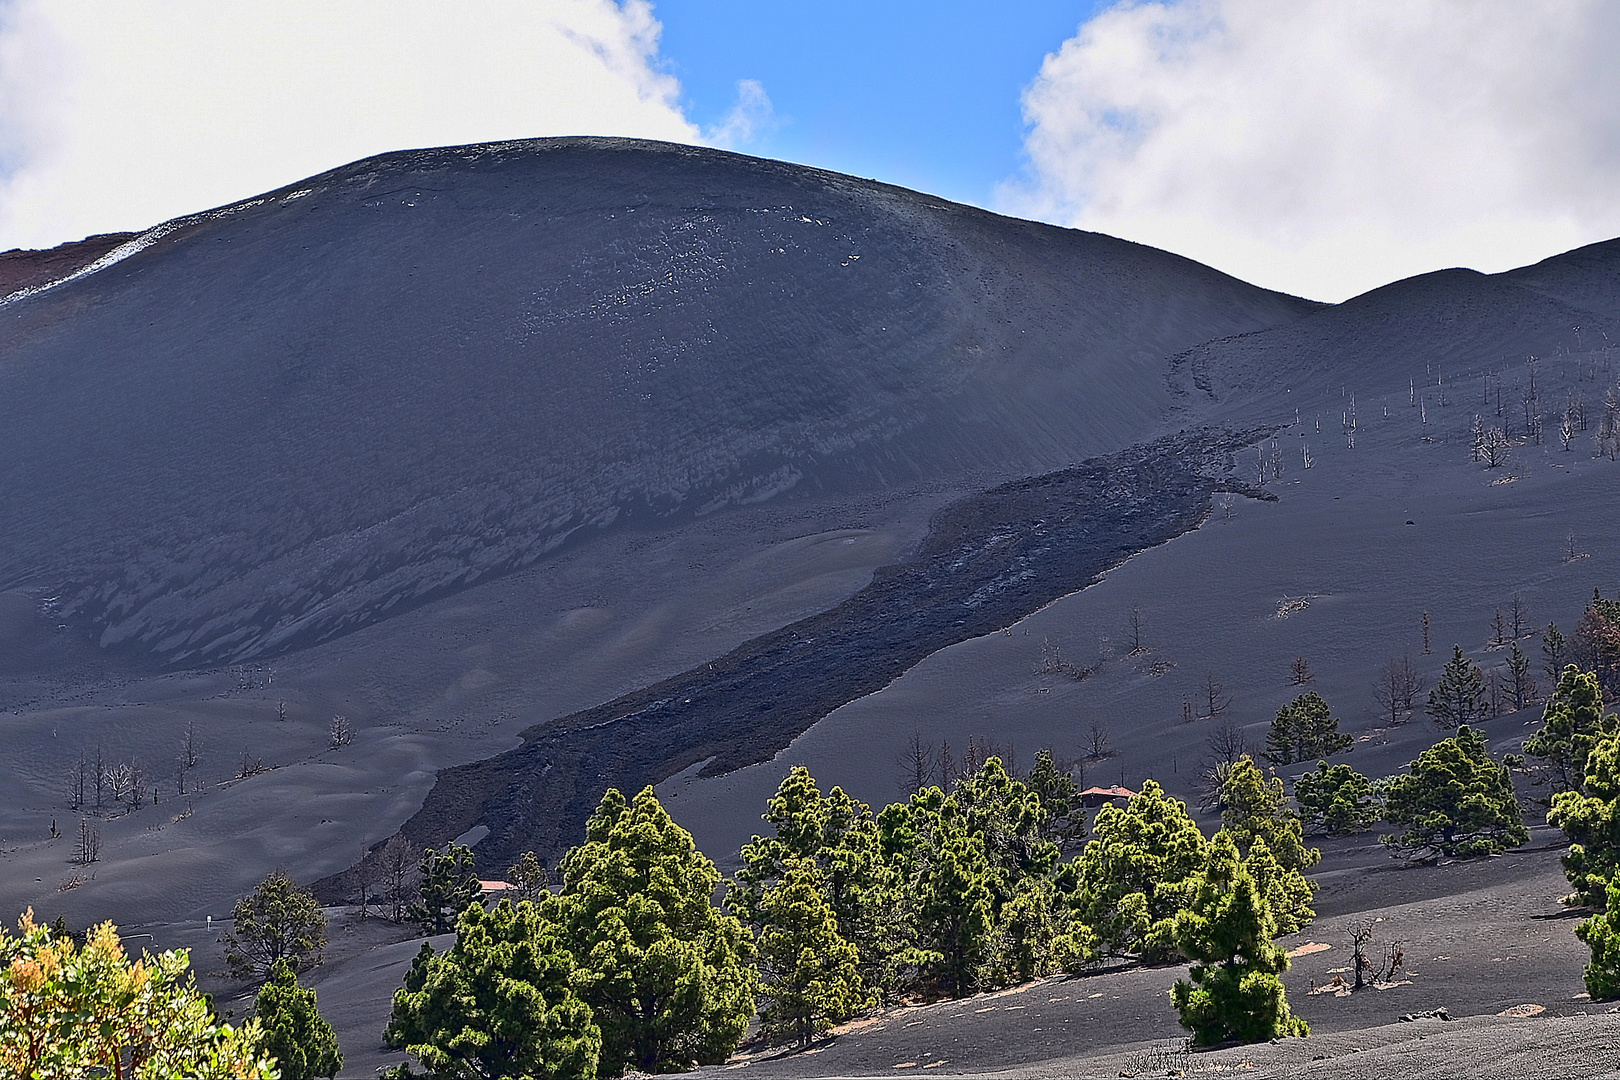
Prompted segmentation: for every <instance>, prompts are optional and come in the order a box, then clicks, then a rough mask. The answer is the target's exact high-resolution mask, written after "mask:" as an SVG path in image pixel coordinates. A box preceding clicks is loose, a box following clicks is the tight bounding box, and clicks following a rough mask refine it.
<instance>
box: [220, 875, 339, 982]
mask: <svg viewBox="0 0 1620 1080" xmlns="http://www.w3.org/2000/svg"><path fill="white" fill-rule="evenodd" d="M231 923H232V928H231V932H230V933H229V934H226V935H225V937H224V938H223V939H222V940H223V941H224V943H225V961H226V963H227V964H229V965H230V968H231V971H232V972H234V973H235V974H237V975H240V976H243V977H249V976H264V975H268V974H269V973H270V968H271V967H272V966H273V965H274V964H275V962H276V961H277V960H282V959H286V960H290V961H292V962H293V965H294V966H295V967H298V968H308V967H314V966H315V965H316V964H319V963H320V962H321V956H322V951H323V950H324V949H325V948H326V912H324V911H322V910H321V905H320V903H319V902H318V901H317V900H316V899H315V894H314V893H312V892H310V891H309V890H308V889H304V888H300V887H299V886H298V883H297V882H295V881H293V879H292V878H290V877H288V876H287V875H286V874H284V873H282V872H281V871H280V870H274V871H271V872H270V873H269V874H268V875H267V876H266V877H265V879H264V880H263V881H261V882H259V885H258V887H257V888H255V889H254V890H253V892H252V893H251V894H250V895H248V896H244V897H243V898H242V899H240V900H238V901H237V902H236V906H235V907H234V908H232V909H231Z"/></svg>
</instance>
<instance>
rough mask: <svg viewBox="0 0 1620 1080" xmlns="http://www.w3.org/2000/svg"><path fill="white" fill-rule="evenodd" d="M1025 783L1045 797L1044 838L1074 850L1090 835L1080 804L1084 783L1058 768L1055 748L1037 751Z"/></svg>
mask: <svg viewBox="0 0 1620 1080" xmlns="http://www.w3.org/2000/svg"><path fill="white" fill-rule="evenodd" d="M1024 783H1025V784H1026V785H1027V786H1028V787H1029V789H1030V790H1031V791H1033V792H1034V793H1035V794H1036V796H1037V797H1038V798H1039V799H1040V800H1041V809H1042V811H1044V813H1045V818H1044V821H1043V823H1042V825H1041V837H1042V838H1043V839H1046V840H1050V841H1051V842H1052V843H1054V844H1056V845H1057V846H1058V847H1059V848H1060V849H1063V850H1072V849H1073V848H1075V847H1078V846H1079V845H1080V843H1081V842H1082V841H1084V840H1085V838H1086V811H1085V807H1084V806H1082V805H1080V785H1079V784H1077V783H1075V782H1074V777H1073V776H1071V775H1069V774H1068V773H1067V772H1065V771H1064V770H1062V769H1060V768H1058V765H1057V760H1056V759H1055V758H1054V757H1053V756H1052V751H1051V750H1045V749H1043V750H1037V751H1035V764H1034V766H1033V767H1032V768H1031V769H1030V770H1029V775H1028V776H1026V777H1025V778H1024Z"/></svg>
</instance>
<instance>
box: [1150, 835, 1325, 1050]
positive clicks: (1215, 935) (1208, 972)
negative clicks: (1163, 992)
mask: <svg viewBox="0 0 1620 1080" xmlns="http://www.w3.org/2000/svg"><path fill="white" fill-rule="evenodd" d="M1254 853H1255V854H1257V855H1259V856H1260V857H1261V858H1262V860H1264V859H1268V858H1269V857H1270V852H1269V851H1267V850H1266V846H1265V841H1264V840H1256V841H1255V843H1254ZM1276 931H1277V927H1276V922H1275V920H1274V919H1273V917H1272V913H1271V909H1270V906H1269V905H1268V904H1267V903H1266V901H1265V897H1264V894H1263V892H1262V889H1261V887H1260V886H1259V885H1258V884H1257V883H1256V881H1255V878H1254V875H1253V873H1252V872H1251V870H1250V867H1249V866H1248V865H1247V864H1246V863H1245V861H1244V860H1242V859H1240V858H1239V856H1238V848H1237V843H1236V842H1235V840H1234V839H1233V838H1232V836H1231V835H1230V834H1228V833H1227V832H1226V830H1224V829H1222V830H1221V831H1220V832H1218V833H1216V834H1215V836H1214V837H1213V838H1212V839H1211V840H1210V842H1209V846H1208V860H1207V862H1206V863H1205V866H1204V868H1203V870H1202V872H1201V873H1200V874H1199V875H1198V881H1197V887H1196V889H1195V891H1194V893H1193V895H1192V899H1191V902H1190V903H1189V904H1188V906H1187V909H1186V910H1185V911H1183V912H1181V913H1180V914H1178V915H1177V916H1176V919H1175V942H1176V947H1177V948H1178V949H1180V950H1181V952H1182V953H1183V954H1184V955H1185V956H1187V957H1189V958H1190V959H1192V961H1193V966H1192V969H1191V970H1190V971H1189V972H1188V975H1189V976H1190V979H1178V980H1176V984H1175V986H1174V987H1172V988H1171V990H1170V1000H1171V1002H1172V1003H1174V1005H1175V1007H1176V1011H1177V1012H1178V1013H1179V1014H1180V1018H1181V1025H1182V1026H1183V1027H1185V1028H1187V1030H1189V1031H1191V1032H1192V1037H1193V1043H1194V1045H1197V1046H1214V1045H1216V1044H1217V1043H1223V1042H1226V1041H1228V1040H1232V1039H1236V1040H1238V1041H1241V1042H1264V1041H1266V1040H1268V1039H1275V1038H1280V1037H1284V1036H1290V1035H1292V1036H1305V1035H1309V1034H1310V1032H1311V1029H1310V1026H1309V1025H1308V1024H1306V1023H1305V1021H1304V1020H1302V1019H1300V1018H1299V1017H1297V1016H1294V1015H1293V1014H1292V1012H1291V1011H1290V1009H1289V1007H1288V999H1287V997H1286V995H1285V994H1284V992H1283V983H1282V979H1281V978H1279V976H1280V975H1281V974H1282V973H1283V972H1285V971H1287V970H1288V953H1287V951H1286V950H1285V949H1283V948H1281V947H1280V946H1278V945H1276V944H1275V943H1274V941H1273V938H1275V937H1276Z"/></svg>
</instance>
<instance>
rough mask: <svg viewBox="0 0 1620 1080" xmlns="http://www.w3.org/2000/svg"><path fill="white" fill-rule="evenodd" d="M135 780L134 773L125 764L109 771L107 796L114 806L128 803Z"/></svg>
mask: <svg viewBox="0 0 1620 1080" xmlns="http://www.w3.org/2000/svg"><path fill="white" fill-rule="evenodd" d="M133 780H134V774H133V771H132V770H131V769H130V767H129V766H128V765H127V764H125V763H123V762H119V763H118V764H117V765H114V766H113V767H112V768H110V769H108V770H107V796H108V798H109V799H110V800H111V802H112V804H113V806H115V807H116V806H123V805H124V804H125V803H126V802H128V800H129V790H130V786H131V784H132V783H133Z"/></svg>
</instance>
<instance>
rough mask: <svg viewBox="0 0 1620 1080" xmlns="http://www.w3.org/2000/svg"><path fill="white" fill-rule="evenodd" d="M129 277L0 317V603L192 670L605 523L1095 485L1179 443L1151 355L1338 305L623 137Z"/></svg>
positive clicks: (555, 148)
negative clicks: (1099, 471) (1078, 467)
mask: <svg viewBox="0 0 1620 1080" xmlns="http://www.w3.org/2000/svg"><path fill="white" fill-rule="evenodd" d="M111 239H122V238H111ZM109 242H111V240H109ZM92 247H95V246H94V245H92ZM131 251H132V252H133V254H128V255H127V257H123V258H121V259H119V260H118V261H115V262H113V263H112V264H111V265H108V266H106V267H105V268H102V269H99V270H97V271H96V272H94V273H90V274H86V275H83V276H80V277H78V278H76V279H74V280H72V281H69V282H67V283H65V284H60V285H57V286H55V287H51V288H47V289H44V290H40V289H38V287H37V286H38V285H39V280H38V278H39V277H40V276H41V274H42V273H44V271H41V270H39V267H34V268H33V269H30V270H29V272H28V273H27V274H23V275H22V276H20V277H17V279H16V282H14V283H26V284H28V285H29V286H31V289H30V290H26V291H23V292H18V293H13V294H12V295H11V296H10V297H8V298H6V299H4V300H0V490H3V491H4V498H3V499H0V537H3V541H0V591H5V590H24V591H25V592H27V593H28V594H29V595H30V596H32V597H34V598H36V599H37V600H39V601H40V602H41V603H42V604H43V605H44V609H45V610H46V611H47V612H48V613H50V614H51V615H52V621H53V622H57V623H61V624H63V625H66V626H70V627H75V628H77V629H78V630H79V632H80V635H81V637H85V638H88V639H89V640H93V641H95V642H97V643H99V644H100V645H101V646H103V647H105V648H109V649H114V650H117V651H119V652H121V653H123V654H126V655H132V656H134V657H136V658H139V659H142V660H145V661H151V662H157V663H162V664H167V665H182V666H185V665H198V664H209V663H217V662H225V661H237V660H242V659H246V658H251V657H255V656H262V655H266V654H270V653H274V652H277V651H284V650H287V649H290V648H296V647H299V646H302V645H307V644H310V643H313V642H316V641H319V640H323V639H326V638H329V637H332V636H334V635H336V634H339V633H342V632H344V631H345V630H348V629H351V628H354V627H358V626H361V625H364V624H366V623H369V622H373V621H376V620H377V619H379V618H382V617H384V616H386V615H388V614H389V613H391V612H395V611H399V610H403V609H404V608H406V607H408V606H411V605H413V604H416V603H420V602H422V601H423V600H425V599H428V598H431V597H434V596H438V595H444V594H446V593H448V592H450V591H453V590H455V589H457V588H460V587H463V586H465V585H468V584H470V583H472V582H475V581H479V580H481V579H486V578H489V577H491V576H492V575H497V574H500V573H502V572H504V571H508V570H511V569H513V568H517V567H521V566H524V565H526V564H529V563H531V562H533V561H534V560H536V559H538V558H540V557H542V556H543V555H544V554H545V553H546V552H547V551H549V550H552V549H554V548H555V547H556V546H557V545H559V544H561V543H563V542H564V541H565V540H567V539H568V538H569V537H570V536H571V535H574V534H576V533H580V531H581V530H586V531H589V530H594V529H599V528H604V527H609V526H621V527H622V526H623V525H624V524H625V523H628V522H642V523H646V522H657V521H660V520H666V519H670V518H672V517H675V516H678V515H691V514H702V513H706V512H710V511H714V510H716V509H720V508H723V507H725V506H726V505H728V504H737V503H744V502H748V501H751V500H759V499H765V498H769V497H772V496H773V495H777V494H779V493H782V492H785V491H790V490H794V489H797V490H805V491H815V492H820V493H824V494H825V493H831V494H838V493H840V492H858V491H863V490H872V489H874V488H879V487H883V486H886V485H894V484H904V483H913V482H917V481H943V482H947V483H950V484H954V485H961V486H967V485H978V486H980V487H984V486H989V485H991V484H994V483H998V482H1002V481H1006V480H1009V479H1012V478H1015V477H1018V476H1023V475H1030V474H1034V473H1040V472H1047V471H1050V470H1052V469H1055V468H1060V467H1062V466H1064V465H1066V464H1068V463H1071V462H1073V461H1077V460H1080V459H1082V458H1085V457H1088V456H1093V455H1096V454H1104V453H1111V452H1114V451H1117V450H1119V449H1120V448H1122V447H1124V446H1127V445H1130V444H1132V443H1135V442H1139V441H1142V440H1143V439H1145V438H1149V437H1151V436H1153V435H1156V434H1158V432H1159V425H1160V423H1161V421H1162V417H1163V414H1164V410H1165V408H1166V407H1167V406H1168V405H1170V404H1171V403H1172V402H1173V400H1174V397H1173V393H1172V389H1171V387H1170V386H1169V385H1168V384H1167V382H1166V380H1165V375H1164V369H1163V366H1162V364H1161V363H1160V362H1159V360H1160V358H1161V357H1163V356H1165V355H1168V354H1171V353H1175V352H1178V351H1181V350H1185V349H1188V348H1190V347H1191V346H1194V345H1196V344H1198V343H1199V342H1203V341H1207V340H1210V339H1212V338H1217V337H1221V336H1224V335H1233V334H1239V333H1244V332H1248V331H1253V330H1257V329H1260V328H1263V327H1266V326H1271V325H1276V324H1280V323H1285V322H1288V321H1289V320H1292V319H1295V318H1297V317H1299V316H1300V315H1302V314H1306V313H1308V312H1310V311H1312V310H1315V307H1316V306H1315V305H1311V304H1308V303H1306V302H1304V301H1299V300H1295V299H1292V298H1289V297H1284V296H1280V295H1277V294H1274V293H1270V292H1266V291H1263V290H1260V289H1256V288H1253V287H1251V286H1249V285H1246V284H1243V283H1242V282H1239V281H1236V280H1234V279H1232V278H1229V277H1226V276H1224V275H1222V274H1219V273H1216V272H1215V271H1213V270H1210V269H1208V268H1206V267H1203V266H1200V265H1197V264H1195V263H1192V262H1189V261H1187V260H1185V259H1181V258H1178V257H1175V256H1172V255H1168V254H1166V253H1163V252H1160V251H1155V250H1153V249H1150V248H1145V247H1141V246H1138V245H1134V244H1130V243H1126V242H1123V241H1119V240H1114V239H1110V238H1107V237H1103V236H1098V235H1093V234H1087V233H1080V232H1074V231H1070V230H1063V229H1057V228H1052V227H1048V226H1043V225H1036V224H1032V223H1028V222H1021V221H1014V220H1010V219H1006V218H1001V217H997V216H995V215H992V214H989V213H985V212H982V211H979V210H974V209H970V208H966V207H961V206H956V205H953V204H949V203H946V202H943V201H940V200H937V199H932V198H928V197H925V196H921V195H917V194H915V193H912V192H907V191H903V190H900V189H896V188H892V187H887V186H884V185H881V184H876V183H870V182H865V181H859V180H854V179H851V178H849V177H843V176H837V175H834V174H829V173H823V172H817V171H814V170H809V169H804V168H799V167H794V166H788V165H782V164H778V163H772V162H767V161H761V160H757V159H751V158H745V157H740V156H737V155H733V154H725V153H720V152H717V151H710V150H702V149H695V148H691V147H681V146H671V145H665V144H655V143H645V142H630V141H623V140H594V139H561V140H542V141H536V142H523V143H506V144H499V145H488V146H475V147H464V148H452V149H444V150H426V151H412V152H406V153H399V154H391V155H387V156H384V157H379V158H374V159H371V160H367V161H363V162H359V163H357V164H354V165H350V166H347V167H345V168H342V169H338V170H335V171H333V172H330V173H326V174H323V175H321V176H317V177H314V178H312V179H310V180H307V181H304V182H303V183H300V184H298V185H294V186H293V187H290V188H287V189H283V190H281V191H277V192H273V193H271V194H269V195H266V196H263V197H261V198H258V199H254V200H249V201H248V202H245V203H242V204H239V205H237V206H233V207H226V208H223V209H221V210H217V211H213V212H210V213H206V214H200V215H196V216H195V217H192V218H188V219H183V220H181V221H178V222H172V223H168V224H166V225H164V226H160V227H159V228H157V229H154V230H151V231H149V232H148V233H145V234H142V235H141V236H139V237H137V238H134V239H133V240H131V241H129V242H128V243H126V244H125V245H123V246H122V247H119V248H117V249H116V251H115V252H114V254H118V253H127V252H131ZM84 254H85V255H86V256H87V257H96V256H100V255H101V254H103V253H102V252H101V250H100V248H99V247H95V250H93V251H92V250H87V251H86V252H85V253H84ZM13 261H16V260H13ZM19 265H20V264H19ZM40 265H41V266H44V264H43V263H42V264H40ZM54 267H55V263H52V264H51V268H54ZM36 271H38V272H36Z"/></svg>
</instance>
